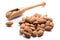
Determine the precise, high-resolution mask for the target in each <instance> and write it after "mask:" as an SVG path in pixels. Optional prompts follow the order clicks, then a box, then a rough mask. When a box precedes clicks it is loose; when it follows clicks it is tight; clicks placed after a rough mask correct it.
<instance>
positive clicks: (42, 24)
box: [19, 13, 54, 38]
mask: <svg viewBox="0 0 60 40" xmlns="http://www.w3.org/2000/svg"><path fill="white" fill-rule="evenodd" d="M19 24H20V30H19V32H20V34H23V35H24V36H25V37H27V38H30V37H31V36H33V37H36V36H38V37H40V36H42V35H43V34H44V31H51V29H52V28H53V26H54V23H53V19H52V18H50V17H48V16H47V15H41V14H37V13H35V14H34V15H33V16H31V17H26V18H25V17H23V18H22V20H21V21H20V22H19Z"/></svg>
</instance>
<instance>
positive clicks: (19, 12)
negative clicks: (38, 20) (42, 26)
mask: <svg viewBox="0 0 60 40" xmlns="http://www.w3.org/2000/svg"><path fill="white" fill-rule="evenodd" d="M45 5H46V3H45V2H42V3H40V4H36V5H33V6H29V7H26V8H16V9H13V10H10V11H8V12H7V13H6V17H7V18H8V19H14V18H16V17H19V16H21V15H22V14H23V13H24V12H25V11H26V10H29V9H31V8H34V7H38V6H43V7H44V6H45Z"/></svg>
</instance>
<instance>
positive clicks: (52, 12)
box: [0, 0, 60, 40]
mask: <svg viewBox="0 0 60 40" xmlns="http://www.w3.org/2000/svg"><path fill="white" fill-rule="evenodd" d="M42 1H45V2H46V6H45V7H44V8H43V7H36V8H33V9H30V10H28V11H26V12H24V14H23V16H21V17H19V18H16V19H14V20H12V21H13V22H14V24H13V25H12V27H6V25H5V23H6V22H7V21H8V19H7V18H6V17H5V16H6V15H5V14H6V12H7V11H9V10H11V9H14V8H18V7H27V6H31V5H35V4H37V3H40V2H42ZM34 13H40V14H43V15H44V14H48V16H49V17H51V18H53V20H54V24H55V25H54V28H53V29H52V31H51V32H46V31H45V33H44V35H43V36H42V37H35V38H33V37H31V38H30V39H26V38H24V37H23V36H22V35H19V29H20V27H19V24H18V22H19V21H20V20H21V18H22V17H26V16H30V15H33V14H34ZM0 40H60V1H59V0H0Z"/></svg>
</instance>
